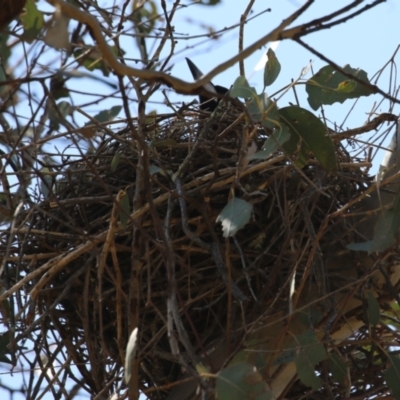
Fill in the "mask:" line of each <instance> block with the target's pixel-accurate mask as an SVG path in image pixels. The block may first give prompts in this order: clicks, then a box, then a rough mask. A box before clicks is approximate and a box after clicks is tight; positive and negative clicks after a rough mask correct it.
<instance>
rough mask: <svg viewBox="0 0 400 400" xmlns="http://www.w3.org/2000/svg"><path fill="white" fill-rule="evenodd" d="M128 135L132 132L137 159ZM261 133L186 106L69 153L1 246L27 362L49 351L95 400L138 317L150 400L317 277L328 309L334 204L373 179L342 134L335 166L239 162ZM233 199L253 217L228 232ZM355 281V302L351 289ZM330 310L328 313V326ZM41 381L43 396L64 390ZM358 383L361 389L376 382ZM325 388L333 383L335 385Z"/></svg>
mask: <svg viewBox="0 0 400 400" xmlns="http://www.w3.org/2000/svg"><path fill="white" fill-rule="evenodd" d="M134 131H136V132H134ZM132 132H133V133H132ZM138 132H139V133H140V134H143V132H145V135H146V143H147V144H148V149H147V150H148V159H146V155H145V156H143V152H142V150H141V149H140V146H139V145H138V143H137V141H136V140H135V139H134V138H135V135H136V134H137V133H138ZM251 134H252V135H253V140H252V141H251V140H249V139H248V138H249V135H251ZM267 136H268V135H267V133H266V132H265V131H264V130H263V129H262V127H256V128H254V129H253V130H252V129H250V127H248V126H246V125H245V122H244V119H241V118H239V115H238V113H237V112H236V111H234V110H231V109H230V110H228V111H225V112H224V113H223V115H213V116H212V117H209V116H208V117H207V116H205V115H200V114H197V113H193V112H192V113H188V112H187V113H186V115H179V116H176V115H174V116H164V117H160V116H159V117H155V118H154V119H149V120H146V121H145V122H142V123H141V126H139V123H138V121H137V120H134V121H132V125H131V126H130V127H129V128H128V129H125V131H121V132H118V133H112V132H108V133H106V134H105V139H104V141H103V143H102V144H101V146H100V147H99V148H98V150H97V151H96V152H95V153H93V154H86V155H83V156H82V158H81V159H80V160H79V161H74V162H71V161H69V160H68V158H67V157H66V158H65V164H64V165H62V166H61V167H60V169H59V172H60V173H59V174H58V175H57V177H56V179H54V180H53V182H52V183H51V185H49V186H50V187H51V188H50V189H51V190H50V192H49V194H48V196H47V198H46V199H45V200H42V201H41V202H40V203H38V204H36V205H34V206H32V207H30V208H29V209H26V210H24V211H23V212H22V213H21V214H20V215H19V218H18V223H17V226H16V230H15V232H16V235H17V240H16V241H15V243H18V244H16V245H15V246H14V245H13V246H12V248H11V250H10V253H9V257H8V260H9V261H8V269H9V270H10V271H17V272H15V273H14V274H15V276H17V279H15V282H11V284H12V285H13V284H16V283H18V282H19V283H20V289H22V290H19V291H18V292H17V297H18V303H17V304H18V305H19V307H20V310H19V313H18V316H17V317H16V318H17V320H16V327H15V329H16V338H15V343H20V342H23V341H25V340H28V339H32V337H33V335H34V334H36V335H37V336H35V337H36V339H35V340H36V346H35V351H36V356H35V362H34V364H35V363H37V364H38V365H39V366H41V368H42V369H43V368H45V365H46V363H45V362H44V361H43V353H45V354H47V357H48V358H47V359H48V360H50V361H51V362H49V363H48V365H47V366H48V367H49V366H51V365H54V364H52V363H54V360H57V361H58V368H59V369H58V378H57V379H59V380H60V381H61V382H62V380H63V379H66V378H69V379H72V380H73V381H74V382H76V388H77V389H84V390H86V391H87V392H88V393H90V394H91V395H93V396H96V395H97V396H98V397H96V398H106V397H107V396H108V395H110V394H111V393H114V392H118V391H119V390H123V388H124V387H125V384H124V382H123V363H124V358H125V348H126V344H127V342H128V339H129V334H130V331H131V330H132V329H133V328H134V327H135V326H138V328H139V334H138V343H137V349H138V351H137V356H138V363H137V364H136V366H135V365H134V366H133V371H132V377H133V379H136V382H137V385H138V387H139V388H140V390H142V391H144V392H146V394H147V396H148V397H149V398H151V399H162V398H166V397H167V394H168V393H169V392H170V391H171V390H173V385H172V384H173V383H174V382H176V381H177V380H179V379H180V376H181V375H182V373H183V371H184V370H186V371H187V370H188V369H189V370H190V368H194V367H195V366H197V365H199V364H200V363H203V360H204V358H207V356H206V355H205V354H208V352H209V351H211V350H210V349H211V348H213V346H218V343H220V342H221V341H226V340H228V341H229V340H232V343H230V351H229V354H228V355H227V356H226V359H225V362H227V361H229V360H230V359H231V358H232V357H233V356H234V355H235V354H236V353H237V352H238V351H239V350H240V349H241V347H242V346H243V343H244V341H245V338H246V335H247V332H248V330H249V329H250V330H251V329H252V327H253V326H254V324H255V323H256V322H257V321H258V320H259V318H260V316H267V315H277V314H279V313H282V314H283V315H287V314H288V311H289V309H290V308H291V307H296V301H297V302H299V304H300V303H301V300H299V299H301V298H302V299H303V300H304V299H306V300H307V299H308V297H307V296H308V295H307V293H309V292H310V291H312V290H314V289H312V288H314V287H317V288H318V290H317V292H318V297H312V296H311V297H310V302H311V303H313V304H314V306H315V307H316V309H317V310H319V312H321V313H322V315H325V316H326V318H328V317H329V315H330V314H329V311H328V310H329V309H331V308H332V304H331V303H329V299H330V297H329V293H332V292H334V291H335V290H338V289H339V288H341V287H343V286H345V285H348V283H349V278H348V277H346V272H345V271H344V272H343V271H335V273H332V271H327V270H326V268H325V267H324V257H325V255H326V254H328V253H329V254H332V253H336V252H337V253H339V252H341V251H342V252H343V251H346V250H345V249H346V247H345V246H346V245H347V244H348V243H350V242H353V241H355V240H357V239H360V238H359V237H357V234H356V232H355V231H354V230H353V228H352V224H351V218H350V217H349V215H350V214H351V207H350V208H347V209H346V207H344V206H345V205H346V204H347V203H349V201H352V200H354V199H356V198H357V197H358V196H360V194H361V193H362V192H363V191H364V190H365V189H366V188H367V187H368V186H369V184H370V180H369V178H368V177H367V176H366V174H365V173H364V172H363V171H362V169H360V168H358V167H357V166H356V165H355V163H354V161H355V160H352V159H351V158H350V156H349V155H348V154H347V153H346V151H345V150H344V149H343V147H341V145H340V144H338V145H337V147H336V151H337V154H336V155H337V159H338V163H339V168H338V173H337V174H328V173H326V172H325V171H324V170H323V169H322V168H321V167H320V165H319V163H318V162H317V161H316V160H315V159H313V158H312V157H311V159H310V161H309V163H308V165H307V166H306V167H304V168H302V169H301V170H300V169H298V168H297V167H296V165H295V163H294V162H293V160H290V159H289V158H288V157H286V156H285V155H284V154H282V153H280V152H277V153H276V154H274V155H273V156H272V157H270V158H269V159H267V160H254V161H250V162H248V161H246V152H247V151H248V148H249V147H251V146H253V148H254V146H255V145H256V146H257V148H258V149H260V147H261V146H262V144H263V143H264V141H265V139H266V137H267ZM251 143H254V144H253V145H251ZM147 162H148V165H149V166H150V170H149V171H146V168H147V164H146V163H147ZM178 171H179V173H178V179H175V178H176V176H174V174H177V172H178ZM47 182H49V181H47ZM233 196H235V197H236V198H240V199H242V200H245V201H246V202H248V203H250V204H252V205H253V214H252V216H251V218H250V221H249V222H248V223H247V224H246V225H245V226H244V227H243V228H242V229H240V230H239V231H238V233H237V234H236V235H235V237H234V238H228V239H226V238H224V237H223V231H222V228H221V224H219V223H217V222H216V220H217V217H218V215H219V214H220V212H221V211H222V210H223V208H224V207H225V206H226V205H227V203H228V202H229V200H230V199H231V198H232V197H233ZM341 210H342V211H341ZM386 262H389V261H388V260H386ZM362 273H363V272H360V274H359V275H360V276H361V275H362ZM10 279H11V280H12V279H13V278H10ZM356 282H357V281H354V283H356ZM363 282H364V284H363V285H364V286H363V288H364V287H365V285H366V283H365V282H366V280H365V279H364V280H363ZM292 284H293V285H294V289H295V292H294V295H293V296H291V293H290V290H291V287H292V286H291V285H292ZM353 289H354V290H353V292H352V296H353V297H354V296H355V297H357V296H358V298H360V296H361V295H360V292H359V290H361V289H360V285H358V286H357V285H355V286H353ZM28 293H29V294H30V297H29V299H30V301H29V302H28V303H27V302H25V300H23V298H24V296H25V295H26V294H28ZM317 298H321V299H322V300H321V301H319V302H318V304H316V301H315V299H317ZM170 299H175V305H172V306H171V305H170V306H168V300H170ZM385 301H387V299H386V300H385ZM303 303H304V301H303ZM174 307H175V308H174ZM173 312H177V313H178V317H177V316H176V315H175V316H174V315H171V314H173ZM363 312H364V311H363V309H362V307H359V308H358V309H357V311H353V314H354V313H358V314H359V315H362V314H363ZM341 318H342V314H340V311H338V314H337V315H336V317H335V318H333V317H332V316H331V319H330V323H331V324H332V326H335V324H336V325H340V323H341V322H342V321H343V320H342V319H341ZM177 319H178V320H179V321H180V322H181V327H178V326H177V325H178V323H177ZM169 321H173V323H172V325H171V324H169ZM324 326H326V325H324ZM169 334H170V335H169ZM381 334H382V335H384V332H382V333H381ZM171 335H172V336H173V338H174V339H173V340H174V342H173V341H172V342H171V340H172V339H171ZM365 335H366V334H365V333H364V334H363V333H360V338H361V339H362V338H365ZM229 338H231V339H229ZM361 339H360V341H362V340H361ZM171 343H172V344H173V343H175V345H176V348H177V349H179V354H176V351H175V352H174V351H173V350H171ZM348 346H352V347H353V348H354V349H355V348H358V349H359V348H360V347H359V346H358V347H357V342H353V343H352V344H348ZM344 349H345V348H343V349H342V350H344ZM354 349H353V350H354ZM175 350H176V349H175ZM353 350H351V351H353ZM354 351H355V350H354ZM365 351H367V350H365ZM51 357H52V358H51ZM197 357H198V358H197ZM193 358H196V359H193ZM372 364H373V362H372V360H371V365H372ZM223 365H224V363H221V364H220V368H221V367H223ZM72 366H73V367H72ZM355 366H356V362H355V361H354V367H350V369H353V368H354V371H357V375H356V376H357V379H358V382H361V383H360V385H359V387H361V386H362V382H363V377H362V376H361V375H362V374H361V372H360V369H359V368H358V367H357V368H358V369H356V367H355ZM318 368H319V367H318ZM56 369H57V368H56ZM321 370H323V368H322V367H321ZM211 372H212V368H211ZM214 372H217V371H214ZM45 379H47V381H48V387H49V388H50V390H52V391H53V392H54V393H56V392H58V391H62V390H64V389H62V388H60V387H57V386H55V385H52V384H51V383H52V382H54V380H53V381H52V380H51V378H48V377H47V375H45ZM327 379H332V377H330V376H328V377H327ZM367 379H368V381H367V382H368V385H369V388H370V389H371V388H373V387H374V386H373V385H374V383H373V382H374V381H375V380H376V381H377V384H379V382H380V384H381V383H382V379H381V378H378V377H376V376H375V378H373V377H372V376H371V374H368V376H367ZM204 384H205V383H204ZM308 390H309V389H308V388H306V387H305V386H303V385H302V384H300V383H297V384H296V385H294V386H293V387H292V391H291V392H288V393H287V395H286V397H287V398H299V397H301V396H305V398H308V397H307V395H306V393H307V391H308ZM331 390H332V391H336V394H340V393H343V392H342V390H343V388H342V387H340V385H339V386H337V385H336V387H335V386H334V385H333V388H332V389H331ZM357 390H359V389H357ZM321 391H323V393H325V392H324V389H321ZM325 394H326V393H325ZM315 395H316V394H315ZM297 396H299V397H297ZM310 398H317V397H312V396H311V397H310Z"/></svg>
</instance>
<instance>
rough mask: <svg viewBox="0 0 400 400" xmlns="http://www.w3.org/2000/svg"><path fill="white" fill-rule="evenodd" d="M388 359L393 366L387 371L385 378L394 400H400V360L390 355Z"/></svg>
mask: <svg viewBox="0 0 400 400" xmlns="http://www.w3.org/2000/svg"><path fill="white" fill-rule="evenodd" d="M388 358H389V362H390V364H391V366H390V367H389V368H388V369H387V370H386V371H385V373H384V374H383V376H384V377H385V381H386V383H387V385H388V386H389V389H390V390H391V391H392V394H393V396H394V398H395V399H396V400H400V385H399V382H400V358H398V357H396V356H392V355H391V354H389V357H388Z"/></svg>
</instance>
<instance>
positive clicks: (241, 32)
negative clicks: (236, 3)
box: [239, 0, 255, 76]
mask: <svg viewBox="0 0 400 400" xmlns="http://www.w3.org/2000/svg"><path fill="white" fill-rule="evenodd" d="M254 1H255V0H250V1H249V4H248V5H247V7H246V10H245V12H244V13H243V14H242V15H241V16H240V28H239V53H241V52H242V51H243V37H244V24H245V23H246V20H247V16H248V15H249V12H250V11H251V9H252V8H253V4H254ZM239 73H240V76H245V71H244V62H243V60H240V61H239Z"/></svg>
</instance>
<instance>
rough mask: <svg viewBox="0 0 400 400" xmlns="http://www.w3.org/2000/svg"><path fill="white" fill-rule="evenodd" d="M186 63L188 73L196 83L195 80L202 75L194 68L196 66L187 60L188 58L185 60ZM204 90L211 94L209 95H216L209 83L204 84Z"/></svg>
mask: <svg viewBox="0 0 400 400" xmlns="http://www.w3.org/2000/svg"><path fill="white" fill-rule="evenodd" d="M186 62H187V63H188V66H189V69H190V72H191V73H192V76H193V79H194V80H195V81H197V79H200V78H201V77H202V76H203V75H204V74H203V73H202V72H201V71H200V70H199V69H198V68H197V67H196V65H195V64H194V63H193V62H192V61H191V60H189V59H188V58H186ZM203 87H204V89H206V90H207V91H209V92H211V93H217V90H216V89H215V87H214V85H213V84H212V83H211V82H209V83H206V84H205V85H204V86H203Z"/></svg>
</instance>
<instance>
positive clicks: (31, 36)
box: [20, 0, 44, 43]
mask: <svg viewBox="0 0 400 400" xmlns="http://www.w3.org/2000/svg"><path fill="white" fill-rule="evenodd" d="M24 9H25V11H24V12H23V13H22V14H21V16H20V19H21V22H22V25H23V27H24V34H23V38H24V40H26V41H27V42H28V43H32V42H33V41H34V40H35V39H36V38H37V36H38V34H39V33H40V31H41V30H42V28H43V23H44V18H43V14H42V13H41V12H40V11H39V10H38V9H37V7H36V3H35V1H34V0H27V2H26V3H25V7H24Z"/></svg>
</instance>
